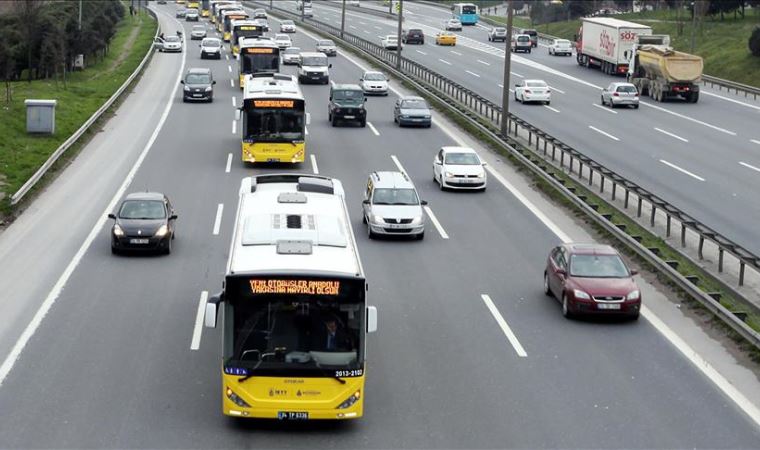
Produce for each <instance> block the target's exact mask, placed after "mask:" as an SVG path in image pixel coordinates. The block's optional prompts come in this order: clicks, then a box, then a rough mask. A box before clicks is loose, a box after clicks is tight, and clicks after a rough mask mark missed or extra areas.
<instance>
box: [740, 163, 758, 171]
mask: <svg viewBox="0 0 760 450" xmlns="http://www.w3.org/2000/svg"><path fill="white" fill-rule="evenodd" d="M739 164H741V165H742V166H744V167H746V168H748V169H752V170H754V171H755V172H760V167H755V166H753V165H752V164H747V163H745V162H744V161H739Z"/></svg>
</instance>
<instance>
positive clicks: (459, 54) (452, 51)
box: [451, 50, 462, 56]
mask: <svg viewBox="0 0 760 450" xmlns="http://www.w3.org/2000/svg"><path fill="white" fill-rule="evenodd" d="M451 53H453V54H455V55H458V56H462V54H461V53H459V52H455V51H454V50H451Z"/></svg>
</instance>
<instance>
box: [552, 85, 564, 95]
mask: <svg viewBox="0 0 760 450" xmlns="http://www.w3.org/2000/svg"><path fill="white" fill-rule="evenodd" d="M549 88H551V90H552V91H557V92H559V93H560V94H564V93H565V91H563V90H562V89H557V88H555V87H554V86H551V85H550V86H549Z"/></svg>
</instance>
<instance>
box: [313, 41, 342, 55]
mask: <svg viewBox="0 0 760 450" xmlns="http://www.w3.org/2000/svg"><path fill="white" fill-rule="evenodd" d="M317 51H318V52H322V53H324V54H325V55H327V56H335V55H337V54H338V47H337V46H336V45H335V42H333V41H331V40H329V39H323V40H320V41H317Z"/></svg>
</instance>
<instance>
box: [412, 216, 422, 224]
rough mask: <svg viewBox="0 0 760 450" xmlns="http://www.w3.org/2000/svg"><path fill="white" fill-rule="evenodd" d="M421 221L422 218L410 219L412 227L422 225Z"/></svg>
mask: <svg viewBox="0 0 760 450" xmlns="http://www.w3.org/2000/svg"><path fill="white" fill-rule="evenodd" d="M422 219H423V217H422V216H419V217H415V218H414V219H412V225H419V224H421V223H422Z"/></svg>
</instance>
